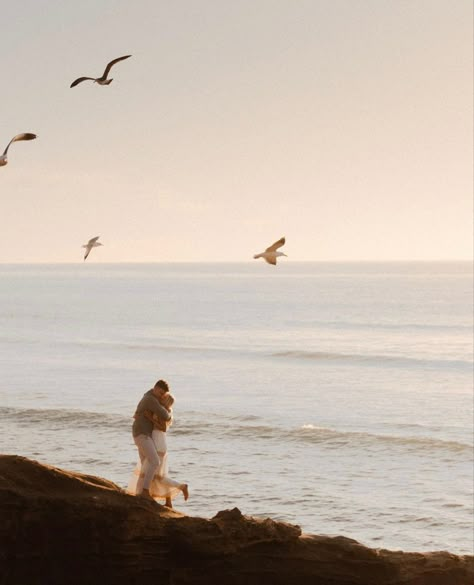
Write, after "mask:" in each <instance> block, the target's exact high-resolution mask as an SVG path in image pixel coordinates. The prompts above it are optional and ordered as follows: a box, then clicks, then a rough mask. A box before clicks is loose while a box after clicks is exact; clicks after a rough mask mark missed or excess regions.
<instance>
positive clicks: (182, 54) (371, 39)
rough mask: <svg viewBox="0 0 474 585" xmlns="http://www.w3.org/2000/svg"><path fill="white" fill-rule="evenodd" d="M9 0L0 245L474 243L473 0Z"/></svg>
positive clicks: (116, 248)
mask: <svg viewBox="0 0 474 585" xmlns="http://www.w3.org/2000/svg"><path fill="white" fill-rule="evenodd" d="M0 2H1V11H0V16H1V19H0V63H1V86H2V87H1V109H0V112H1V114H0V151H3V149H4V147H5V146H6V144H7V143H8V141H9V139H10V138H11V137H12V136H13V135H14V134H17V133H19V132H35V133H37V134H38V139H37V140H36V141H33V142H23V143H17V144H13V145H12V147H11V148H10V151H9V164H8V165H7V166H6V167H3V168H0V200H1V214H0V262H76V261H81V259H82V253H83V251H82V249H81V245H82V244H83V243H85V242H86V241H87V240H88V239H89V238H90V237H92V236H96V235H100V236H101V241H102V242H103V243H104V247H103V248H99V249H98V250H94V251H93V253H92V254H91V256H90V258H89V260H88V262H89V261H91V262H120V261H127V262H129V261H147V262H149V261H174V260H177V261H182V260H190V261H198V260H202V261H214V260H218V261H221V260H227V259H228V260H231V261H247V260H248V261H253V260H252V259H251V258H252V255H253V253H255V252H259V251H261V250H262V249H263V248H265V247H266V246H267V245H269V244H270V243H272V242H273V241H275V240H276V239H278V238H280V237H281V236H283V235H285V236H286V238H287V244H286V246H285V251H286V252H287V254H288V256H289V258H288V260H287V261H292V260H398V259H400V260H431V259H469V258H471V257H472V229H473V223H472V222H473V171H472V160H473V148H472V141H473V108H472V90H473V57H472V51H473V28H472V27H473V24H472V23H473V17H472V16H473V15H472V2H471V0H455V1H454V2H453V1H452V0H232V1H231V0H181V1H180V0H173V1H170V0H167V1H160V0H134V1H133V2H132V1H130V0H124V1H122V0H81V1H80V2H79V1H76V0H41V1H39V0H16V1H15V2H6V1H2V0H0ZM130 53H131V54H132V55H133V57H132V58H130V59H128V60H127V61H124V62H122V63H119V64H118V65H117V66H116V67H114V69H113V70H112V77H113V78H114V81H113V83H112V84H111V85H109V86H108V87H100V86H98V85H96V84H92V83H84V84H81V85H79V86H77V87H75V88H74V89H70V88H69V85H70V83H71V81H72V80H74V79H75V78H76V77H79V76H81V75H91V76H92V75H93V76H96V75H97V76H99V75H100V74H101V73H102V71H103V69H104V66H105V64H106V63H107V62H108V61H110V60H111V59H113V58H115V57H118V56H121V55H125V54H130Z"/></svg>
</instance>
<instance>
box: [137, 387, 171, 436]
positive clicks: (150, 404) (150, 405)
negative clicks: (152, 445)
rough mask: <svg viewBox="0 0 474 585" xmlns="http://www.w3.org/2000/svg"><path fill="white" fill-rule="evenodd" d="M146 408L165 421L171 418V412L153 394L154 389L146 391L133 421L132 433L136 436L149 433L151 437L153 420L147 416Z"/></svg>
mask: <svg viewBox="0 0 474 585" xmlns="http://www.w3.org/2000/svg"><path fill="white" fill-rule="evenodd" d="M145 410H149V411H151V412H152V413H153V414H156V415H157V416H158V417H159V418H160V419H162V420H163V421H168V420H170V419H171V414H170V413H169V412H168V411H167V410H166V408H165V407H164V406H161V404H160V403H159V401H158V398H156V397H155V396H154V395H153V390H148V392H145V394H144V395H143V398H142V399H141V400H140V402H139V403H138V406H137V410H136V412H135V415H134V417H135V420H134V421H133V427H132V433H133V436H134V437H138V435H148V436H149V437H151V434H152V432H153V422H152V421H151V420H150V419H148V418H147V417H146V416H145V414H144V413H145Z"/></svg>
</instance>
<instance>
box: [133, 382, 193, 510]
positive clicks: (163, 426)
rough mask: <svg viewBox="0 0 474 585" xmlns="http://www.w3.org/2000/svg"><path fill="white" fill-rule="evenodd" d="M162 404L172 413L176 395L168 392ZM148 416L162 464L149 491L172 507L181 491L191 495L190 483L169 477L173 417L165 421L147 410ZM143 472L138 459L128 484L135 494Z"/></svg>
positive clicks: (185, 497)
mask: <svg viewBox="0 0 474 585" xmlns="http://www.w3.org/2000/svg"><path fill="white" fill-rule="evenodd" d="M159 402H160V404H161V405H162V406H164V407H165V408H166V410H168V412H169V413H170V414H172V406H173V404H174V396H173V395H172V394H170V393H169V392H167V393H166V394H164V395H163V396H162V397H161V398H160V400H159ZM145 416H147V417H148V418H149V419H150V420H151V421H152V422H153V427H154V428H153V433H152V439H153V442H154V444H155V447H156V451H157V453H158V457H159V459H160V465H159V467H158V469H157V471H156V473H155V476H154V478H153V480H152V482H151V485H150V488H149V492H150V495H151V497H152V498H153V499H155V500H157V499H164V500H165V505H166V506H167V507H169V508H172V507H173V505H172V503H171V501H172V499H173V498H175V497H176V496H177V495H178V494H179V493H180V492H182V493H183V496H184V499H185V500H187V499H188V497H189V491H188V485H187V484H185V483H179V482H177V481H175V480H174V479H171V478H169V477H168V449H167V444H166V431H167V430H168V428H169V427H170V426H171V424H172V421H173V419H172V418H171V419H170V420H169V421H167V422H165V421H163V420H162V419H160V418H159V417H157V416H156V415H154V414H153V413H152V412H149V411H145ZM140 473H141V462H140V461H138V463H137V466H136V467H135V470H134V472H133V475H132V478H131V480H130V483H129V485H128V491H129V492H130V493H133V494H135V492H136V487H137V481H138V478H139V477H140Z"/></svg>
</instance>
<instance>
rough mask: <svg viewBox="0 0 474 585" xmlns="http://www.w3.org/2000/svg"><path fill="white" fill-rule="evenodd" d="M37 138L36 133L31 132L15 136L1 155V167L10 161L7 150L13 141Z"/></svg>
mask: <svg viewBox="0 0 474 585" xmlns="http://www.w3.org/2000/svg"><path fill="white" fill-rule="evenodd" d="M35 138H36V134H31V133H30V132H23V134H17V135H16V136H14V137H13V138H12V139H11V140H10V142H9V143H8V146H7V147H6V148H5V151H4V152H3V154H2V155H1V156H0V167H4V166H5V165H6V164H7V163H8V157H7V152H8V149H9V148H10V144H11V143H12V142H18V141H19V140H34V139H35Z"/></svg>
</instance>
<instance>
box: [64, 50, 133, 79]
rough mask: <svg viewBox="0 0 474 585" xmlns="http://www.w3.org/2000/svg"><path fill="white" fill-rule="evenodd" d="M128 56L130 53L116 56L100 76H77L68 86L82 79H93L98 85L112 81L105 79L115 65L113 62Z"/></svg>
mask: <svg viewBox="0 0 474 585" xmlns="http://www.w3.org/2000/svg"><path fill="white" fill-rule="evenodd" d="M129 57H131V55H125V56H124V57H117V59H114V60H113V61H111V62H110V63H109V64H108V65H107V67H106V68H105V71H104V73H103V74H102V77H78V78H77V79H75V80H74V81H73V82H72V83H71V85H70V87H75V86H76V85H78V84H79V83H82V82H83V81H87V80H89V81H93V82H94V83H98V84H99V85H109V83H112V81H113V79H107V75H108V74H109V73H110V70H111V69H112V67H113V66H114V65H115V63H118V62H119V61H123V60H124V59H128V58H129Z"/></svg>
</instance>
